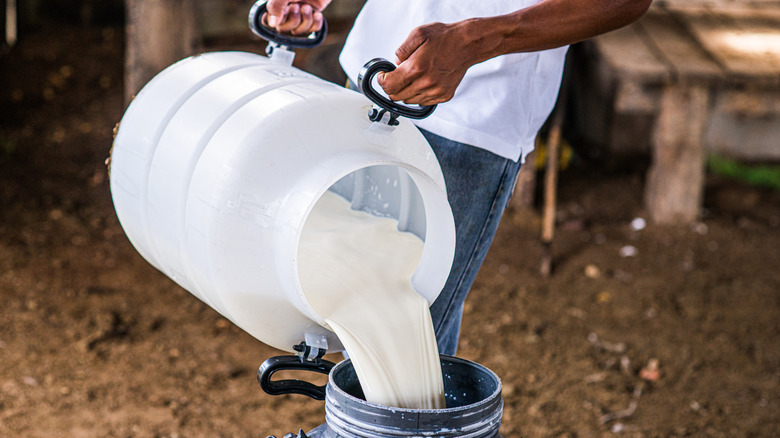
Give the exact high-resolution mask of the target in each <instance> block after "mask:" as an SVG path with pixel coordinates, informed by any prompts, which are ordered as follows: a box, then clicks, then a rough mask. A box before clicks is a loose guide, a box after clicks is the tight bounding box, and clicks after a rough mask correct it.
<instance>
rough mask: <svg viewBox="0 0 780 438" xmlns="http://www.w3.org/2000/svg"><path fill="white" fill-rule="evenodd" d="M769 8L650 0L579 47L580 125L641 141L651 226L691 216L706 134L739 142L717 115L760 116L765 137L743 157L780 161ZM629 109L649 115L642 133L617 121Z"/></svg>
mask: <svg viewBox="0 0 780 438" xmlns="http://www.w3.org/2000/svg"><path fill="white" fill-rule="evenodd" d="M686 4H687V6H686ZM778 6H779V5H778V2H764V4H763V5H759V6H755V5H753V6H741V7H734V6H733V5H732V6H729V7H717V6H711V5H710V6H701V5H700V6H691V5H690V4H689V3H675V4H674V5H671V4H667V3H664V2H656V3H654V4H653V6H652V7H651V9H650V11H648V13H647V14H646V15H645V16H644V17H642V18H641V19H640V20H639V21H637V22H636V23H634V24H632V25H630V26H627V27H625V28H622V29H619V30H617V31H614V32H610V33H608V34H605V35H602V36H600V37H597V38H595V39H593V40H591V41H589V42H588V43H587V47H588V50H589V54H590V56H589V58H590V59H595V63H594V64H592V65H591V69H590V70H591V72H590V80H589V83H588V84H589V85H586V86H585V87H583V86H582V84H580V86H579V87H578V90H577V93H578V95H581V94H583V93H585V94H586V96H584V97H585V99H581V100H591V101H592V102H591V103H590V109H588V108H587V107H581V108H580V111H579V112H580V113H584V114H582V117H584V118H585V120H586V121H587V122H586V123H585V125H586V126H584V129H592V130H596V131H598V130H603V131H605V132H609V131H610V130H611V131H613V132H614V131H617V130H620V129H623V130H624V133H623V137H622V138H623V141H624V142H631V141H635V142H638V143H641V142H642V141H643V140H644V141H645V142H646V143H649V148H650V155H651V166H650V169H649V171H648V174H647V179H646V184H645V205H646V207H647V210H648V213H649V215H650V218H651V219H652V220H653V221H655V222H656V223H686V222H691V221H694V220H695V219H696V218H697V217H698V215H699V212H700V210H701V206H702V199H703V191H704V179H705V161H706V157H707V153H708V151H709V150H712V149H713V147H711V146H712V145H711V144H708V143H717V141H712V140H708V138H715V139H718V138H720V137H723V136H726V137H728V136H729V135H731V136H733V137H737V138H736V139H734V140H731V142H732V143H735V142H739V141H740V139H739V136H740V135H739V134H738V133H736V132H732V131H738V130H739V129H741V128H740V123H742V122H741V121H737V122H736V123H732V124H729V123H727V122H724V121H723V120H721V119H722V117H721V116H722V115H723V114H732V115H733V114H737V116H736V117H737V119H739V117H743V118H749V117H758V119H761V123H763V125H761V126H763V128H762V129H767V130H768V131H767V133H766V134H764V136H765V137H767V136H768V138H769V143H768V145H765V146H763V149H764V150H763V151H758V152H756V153H755V154H754V155H755V156H754V157H753V158H756V159H766V158H770V159H776V158H777V157H780V7H778ZM575 82H576V81H575ZM587 94H597V95H587ZM595 106H600V108H598V109H597V108H596V107H595ZM605 108H606V109H607V111H606V112H607V113H609V114H610V116H609V117H607V118H606V119H604V118H603V117H604V116H599V115H598V114H599V112H600V113H601V114H603V113H605ZM637 114H639V115H642V116H649V117H644V118H643V119H642V120H649V122H646V126H645V127H646V128H647V129H646V134H647V135H646V136H645V137H647V138H645V139H643V138H641V137H642V133H641V131H642V129H641V128H642V126H641V123H634V125H631V124H630V123H629V124H628V125H627V126H620V124H621V123H623V124H624V125H625V123H624V122H625V121H626V120H629V119H630V117H631V115H637ZM740 114H741V115H740ZM598 117H602V120H595V119H597V118H598ZM621 117H622V118H621ZM719 117H720V118H719ZM594 118H595V119H594ZM762 118H763V119H762ZM767 123H768V124H767ZM729 127H731V128H729ZM775 127H777V131H775V132H774V133H773V132H772V130H773V129H775ZM632 128H633V132H629V133H628V136H629V137H630V136H631V135H634V136H638V137H637V138H633V139H632V138H628V139H627V135H626V131H625V130H626V129H632ZM719 129H720V130H721V131H723V132H721V133H720V134H719V133H718V130H719ZM602 138H603V137H602ZM773 142H774V143H773ZM737 149H738V148H735V150H737ZM762 155H763V156H762ZM772 155H774V156H772ZM748 158H750V157H748Z"/></svg>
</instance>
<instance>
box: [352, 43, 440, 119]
mask: <svg viewBox="0 0 780 438" xmlns="http://www.w3.org/2000/svg"><path fill="white" fill-rule="evenodd" d="M393 70H395V64H393V63H392V62H390V61H388V60H386V59H384V58H374V59H372V60H371V61H368V62H367V63H366V64H365V65H364V66H363V69H362V70H361V71H360V74H359V75H358V88H360V91H361V92H363V94H364V95H365V96H366V97H367V98H368V99H369V100H370V101H371V102H374V103H375V104H376V105H378V106H379V107H381V108H382V111H376V110H374V111H372V112H371V113H369V116H368V117H369V118H370V119H371V121H373V122H377V121H379V120H381V118H382V116H383V115H384V112H386V111H390V114H391V120H395V119H397V118H398V116H399V115H401V116H404V117H407V118H410V119H424V118H426V117H428V116H430V115H431V113H433V110H435V109H436V105H416V106H408V105H403V104H400V103H398V102H393V101H392V100H390V99H388V98H387V97H385V96H384V95H383V94H381V93H379V92H378V91H376V90H375V89H374V85H373V79H374V76H376V75H377V73H379V72H389V71H393ZM375 119H376V120H375ZM391 124H392V123H391Z"/></svg>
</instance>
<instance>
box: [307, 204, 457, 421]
mask: <svg viewBox="0 0 780 438" xmlns="http://www.w3.org/2000/svg"><path fill="white" fill-rule="evenodd" d="M397 225H398V222H397V221H395V220H393V219H389V218H379V217H376V216H372V215H370V214H367V213H364V212H360V211H354V210H351V209H350V207H349V203H348V202H347V201H346V200H345V199H343V198H341V197H340V196H338V195H336V194H333V193H331V192H329V191H328V192H326V193H325V194H324V195H323V196H322V197H321V198H320V199H319V201H317V204H316V205H315V207H314V208H313V209H312V211H311V213H310V215H309V217H308V219H307V220H306V224H305V225H304V228H303V233H302V235H301V242H300V246H299V249H298V273H299V278H300V281H301V286H302V288H303V291H304V295H306V299H307V300H308V301H309V303H310V304H311V305H312V307H313V308H314V310H315V311H316V312H317V313H318V314H319V315H320V316H322V317H323V319H325V321H326V322H327V324H328V326H329V327H330V329H331V330H333V331H334V332H335V333H336V335H337V336H338V337H339V339H340V340H341V342H342V343H343V344H344V347H345V348H346V350H347V353H348V354H349V357H350V359H352V363H353V364H354V366H355V370H356V372H357V376H358V379H359V380H360V385H361V387H362V388H363V392H364V394H365V396H366V400H367V401H369V402H371V403H376V404H380V405H384V406H393V407H402V408H414V409H438V408H444V384H443V382H442V374H441V365H440V363H439V351H438V348H437V346H436V336H435V334H434V331H433V323H432V321H431V314H430V311H429V309H428V302H427V301H426V300H425V298H423V297H421V296H420V295H418V294H417V293H416V292H415V291H414V289H413V288H412V285H411V280H410V279H411V276H412V274H413V273H414V271H415V269H416V268H417V263H418V262H419V260H420V255H421V254H422V249H423V242H422V241H421V240H420V239H419V238H417V236H415V235H413V234H411V233H407V232H401V231H398V230H397V228H396V227H397Z"/></svg>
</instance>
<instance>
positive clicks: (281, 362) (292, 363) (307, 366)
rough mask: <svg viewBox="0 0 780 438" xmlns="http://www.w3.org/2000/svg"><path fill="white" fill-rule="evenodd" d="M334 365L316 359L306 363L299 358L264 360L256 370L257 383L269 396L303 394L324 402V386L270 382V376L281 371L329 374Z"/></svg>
mask: <svg viewBox="0 0 780 438" xmlns="http://www.w3.org/2000/svg"><path fill="white" fill-rule="evenodd" d="M335 365H336V364H334V363H333V362H330V361H327V360H324V359H317V360H314V361H307V360H303V359H301V357H300V356H275V357H271V358H268V359H266V361H265V362H263V364H262V365H260V369H259V370H257V381H258V382H260V387H261V388H263V391H265V392H266V393H268V394H270V395H280V394H303V395H307V396H309V397H311V398H313V399H315V400H325V386H326V385H322V386H317V385H315V384H313V383H309V382H306V381H303V380H298V379H287V380H271V376H273V375H274V373H276V372H277V371H281V370H301V371H313V372H316V373H320V374H329V373H330V369H331V368H333V367H334V366H335Z"/></svg>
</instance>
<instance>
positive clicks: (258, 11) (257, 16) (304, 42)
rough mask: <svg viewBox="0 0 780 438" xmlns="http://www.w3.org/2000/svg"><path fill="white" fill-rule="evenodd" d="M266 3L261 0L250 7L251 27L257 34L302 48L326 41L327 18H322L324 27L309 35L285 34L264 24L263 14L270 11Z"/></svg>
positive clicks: (282, 43)
mask: <svg viewBox="0 0 780 438" xmlns="http://www.w3.org/2000/svg"><path fill="white" fill-rule="evenodd" d="M266 3H267V2H266V1H264V0H260V1H258V2H256V3H255V4H253V5H252V8H251V9H249V28H250V29H252V32H253V33H254V34H255V35H257V36H259V37H260V38H262V39H264V40H266V41H270V42H273V43H276V44H279V45H282V46H287V47H290V48H300V49H311V48H312V47H317V46H319V45H320V44H322V42H323V41H325V36H327V35H328V23H327V21H325V19H323V20H322V28H321V29H320V30H318V31H316V32H314V33H312V34H311V35H307V36H297V37H296V36H292V35H285V34H281V33H279V32H277V31H276V30H275V29H272V28H270V27H267V26H265V25H264V24H263V15H265V13H266V12H268V7H267V5H266Z"/></svg>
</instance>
